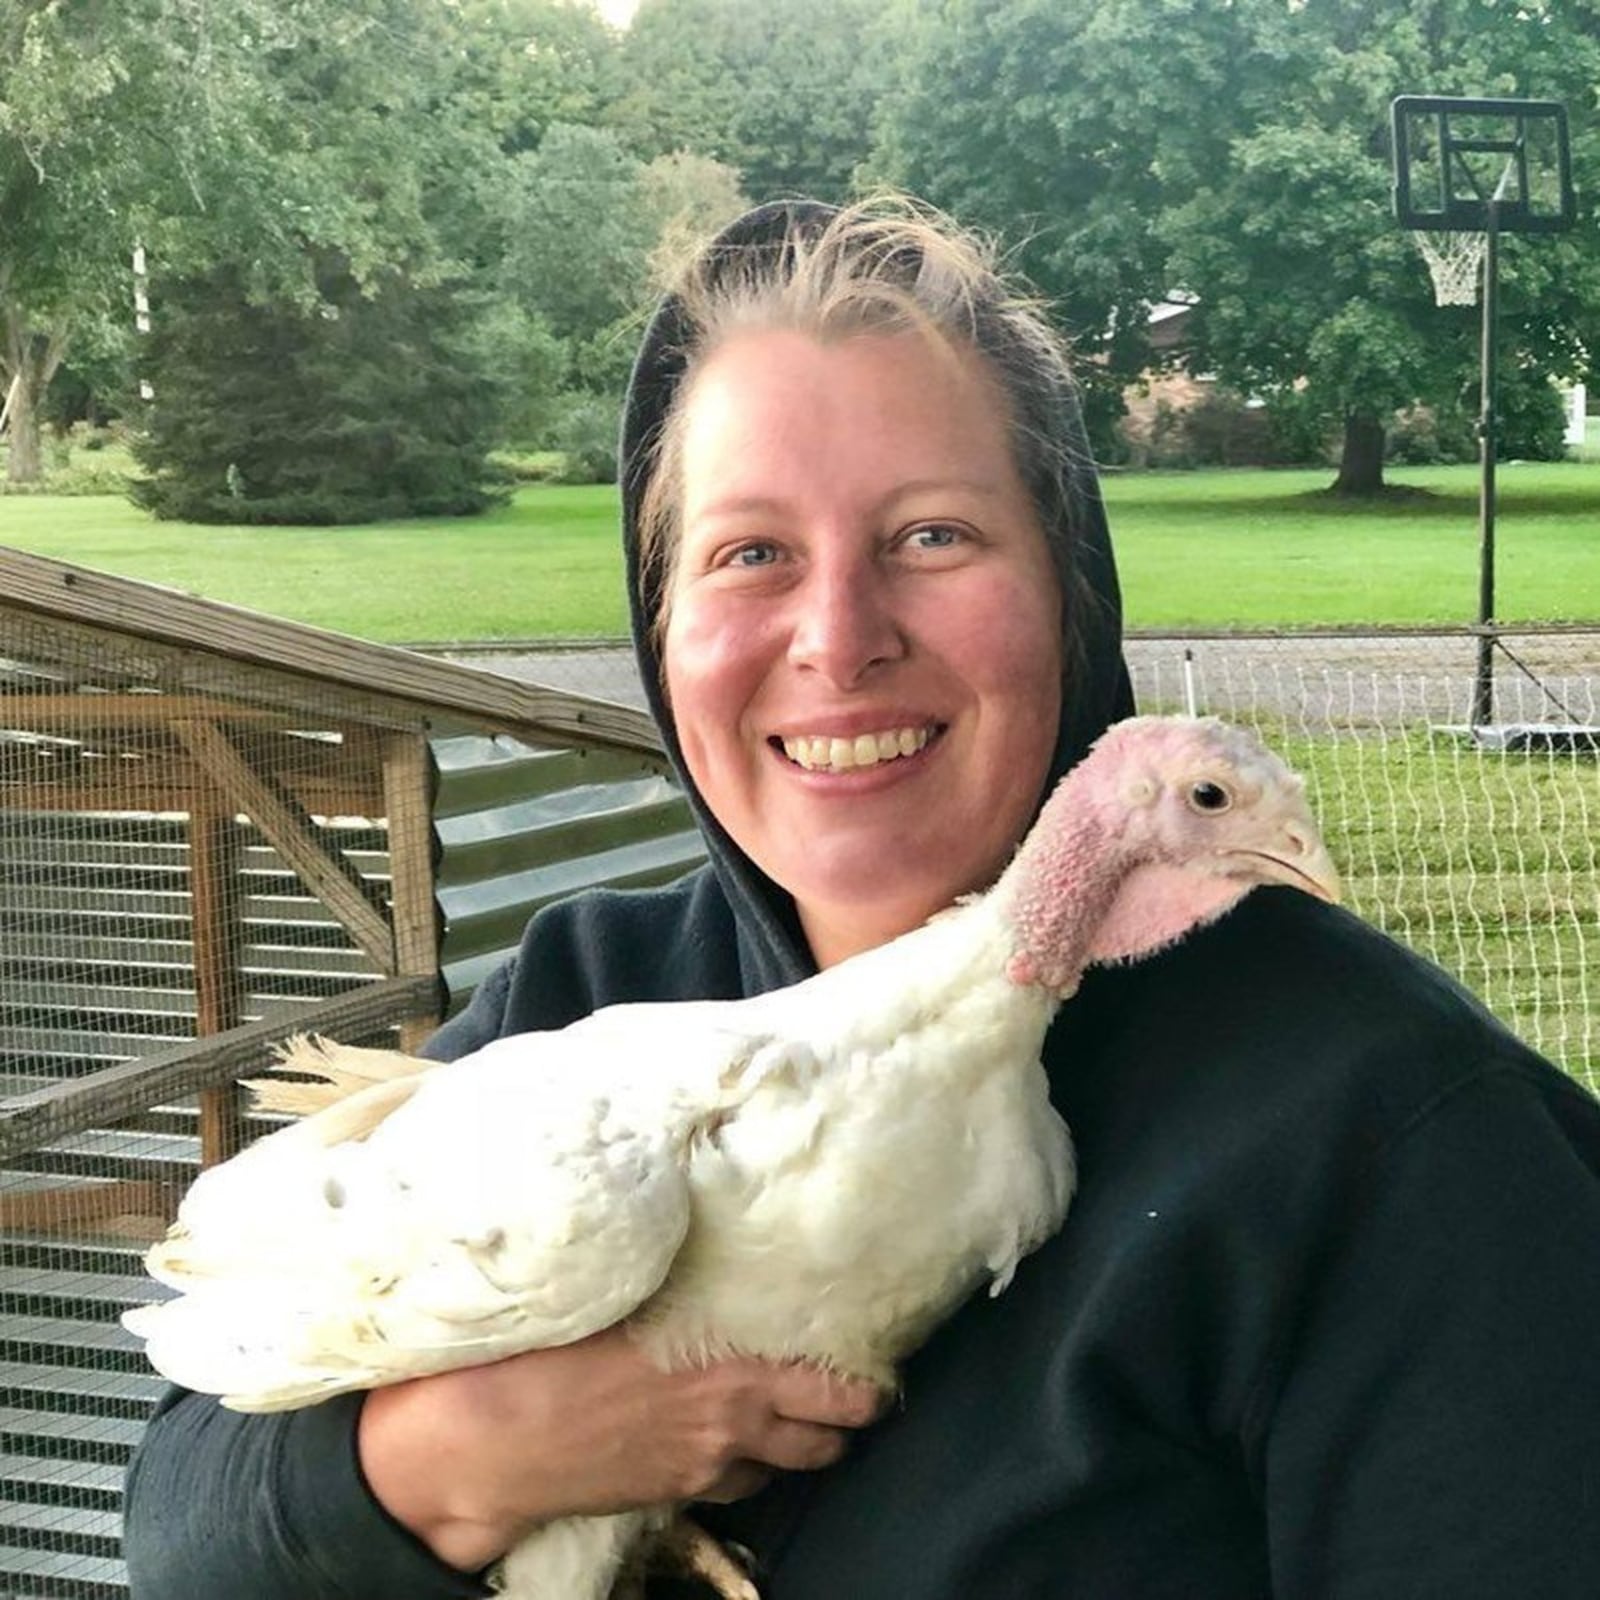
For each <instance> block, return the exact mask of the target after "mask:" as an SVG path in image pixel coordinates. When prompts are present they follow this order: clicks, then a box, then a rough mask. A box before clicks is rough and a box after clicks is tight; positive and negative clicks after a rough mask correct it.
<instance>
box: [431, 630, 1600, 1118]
mask: <svg viewBox="0 0 1600 1600" xmlns="http://www.w3.org/2000/svg"><path fill="white" fill-rule="evenodd" d="M1480 637H1481V636H1480V634H1479V633H1478V632H1477V631H1476V630H1465V629H1456V630H1451V629H1430V630H1412V631H1406V630H1386V631H1383V632H1378V631H1371V632H1357V631H1354V630H1349V631H1340V632H1317V633H1301V634H1296V633H1291V632H1252V633H1240V632H1227V633H1211V634H1200V633H1189V634H1156V633H1152V632H1134V633H1133V634H1132V635H1131V636H1130V638H1129V640H1128V643H1127V657H1128V662H1129V668H1130V671H1131V673H1132V675H1133V680H1134V687H1135V692H1136V695H1137V698H1138V702H1139V704H1140V706H1141V708H1142V709H1144V710H1169V711H1173V710H1185V709H1191V710H1195V711H1199V712H1204V713H1211V714H1215V715H1218V716H1222V717H1226V718H1228V719H1229V720H1232V721H1236V722H1241V723H1244V724H1247V725H1249V726H1252V727H1254V728H1256V729H1257V730H1258V731H1259V732H1260V733H1261V734H1262V735H1263V736H1264V737H1265V738H1266V739H1267V740H1268V741H1269V742H1270V743H1272V744H1273V745H1274V746H1275V747H1276V748H1277V749H1279V750H1280V752H1281V753H1283V754H1284V755H1286V756H1287V757H1288V758H1289V759H1290V760H1291V761H1293V762H1294V763H1295V764H1296V765H1297V766H1298V767H1299V768H1300V769H1301V770H1302V771H1304V772H1305V773H1306V775H1307V780H1308V783H1309V785H1310V790H1311V793H1312V796H1313V798H1314V800H1315V802H1316V806H1317V811H1318V815H1319V817H1320V818H1321V820H1322V824H1323V827H1324V830H1325V831H1326V833H1327V835H1328V838H1329V841H1330V845H1331V847H1332V849H1333V852H1334V855H1335V858H1336V859H1337V860H1338V862H1339V865H1340V869H1341V871H1342V872H1343V873H1344V876H1345V883H1346V889H1347V891H1348V898H1349V902H1350V904H1351V905H1352V907H1353V908H1354V909H1355V910H1356V911H1358V912H1359V913H1360V914H1361V915H1363V916H1365V917H1367V918H1369V919H1370V920H1371V921H1373V922H1374V923H1376V924H1377V925H1378V926H1380V927H1382V928H1383V929H1385V931H1387V932H1389V933H1390V934H1392V935H1394V936H1395V937H1396V938H1398V939H1400V940H1402V941H1404V942H1405V943H1407V944H1409V945H1411V946H1412V947H1413V948H1415V949H1417V950H1419V951H1421V952H1422V953H1423V954H1424V955H1427V956H1428V957H1430V958H1431V959H1432V960H1434V961H1437V962H1438V963H1439V964H1440V965H1441V966H1443V967H1444V968H1445V969H1446V970H1447V971H1449V972H1451V973H1453V974H1454V975H1455V976H1457V977H1458V978H1460V979H1461V980H1462V981H1463V982H1464V983H1466V984H1467V985H1468V986H1469V987H1470V988H1472V989H1473V990H1475V991H1476V992H1477V993H1478V994H1479V995H1481V996H1482V998H1483V999H1484V1000H1485V1001H1486V1002H1487V1003H1488V1004H1489V1006H1490V1007H1491V1008H1492V1009H1493V1010H1494V1011H1495V1012H1496V1013H1498V1014H1499V1016H1500V1017H1501V1018H1502V1019H1504V1020H1505V1021H1506V1022H1507V1023H1509V1024H1510V1026H1511V1027H1513V1028H1514V1029H1515V1030H1516V1031H1517V1032H1519V1033H1520V1034H1521V1035H1522V1036H1523V1037H1524V1038H1526V1039H1527V1040H1528V1041H1529V1042H1530V1043H1532V1044H1533V1045H1534V1046H1535V1047H1536V1048H1538V1049H1540V1050H1542V1051H1543V1052H1544V1053H1545V1054H1546V1055H1548V1056H1550V1058H1551V1059H1552V1060H1554V1061H1556V1062H1557V1063H1559V1064H1560V1065H1561V1066H1563V1067H1565V1068H1566V1070H1567V1071H1568V1072H1570V1073H1572V1074H1573V1075H1574V1076H1575V1077H1577V1078H1579V1079H1580V1080H1582V1081H1583V1082H1585V1083H1587V1084H1588V1085H1589V1086H1590V1087H1591V1088H1600V860H1597V853H1600V704H1597V701H1600V627H1564V628H1545V629H1532V630H1528V631H1526V632H1522V633H1503V634H1499V635H1497V636H1496V637H1495V638H1494V640H1493V642H1492V646H1491V649H1490V653H1489V664H1490V666H1491V667H1492V677H1491V679H1490V687H1491V688H1492V691H1493V695H1492V700H1493V714H1492V718H1491V720H1490V721H1489V722H1488V723H1487V724H1485V725H1482V726H1479V727H1477V728H1476V729H1474V728H1473V727H1471V726H1469V724H1470V723H1471V721H1472V708H1473V705H1474V698H1475V694H1476V692H1477V691H1478V689H1479V687H1480V685H1479V651H1480ZM458 658H459V659H471V660H473V661H476V662H478V663H479V664H481V665H485V666H488V667H491V668H493V669H494V670H496V671H500V672H506V673H511V674H513V675H516V676H520V677H526V678H529V679H534V680H537V681H539V682H543V683H553V684H559V685H561V686H563V687H567V688H571V689H574V690H579V691H582V692H585V693H589V694H595V695H598V696H601V697H602V698H606V699H612V700H617V701H620V702H622V703H625V704H630V705H635V706H642V705H643V703H644V701H643V695H642V693H641V691H640V688H639V683H638V678H637V675H636V673H635V671H634V667H633V661H632V652H631V650H630V649H629V648H628V646H627V644H626V642H625V641H622V640H606V641H598V642H596V643H593V644H591V645H589V646H586V647H585V646H578V645H575V644H574V645H566V646H561V647H551V646H549V645H539V646H534V645H528V646H524V647H520V648H519V647H517V646H515V645H506V644H499V645H493V646H483V647H481V648H474V649H472V650H470V651H469V650H466V649H465V648H463V649H462V650H460V651H459V652H458Z"/></svg>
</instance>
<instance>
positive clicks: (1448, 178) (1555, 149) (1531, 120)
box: [1390, 94, 1574, 233]
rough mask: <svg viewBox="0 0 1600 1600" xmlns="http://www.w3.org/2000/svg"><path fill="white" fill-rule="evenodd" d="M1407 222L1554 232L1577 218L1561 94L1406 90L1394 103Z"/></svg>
mask: <svg viewBox="0 0 1600 1600" xmlns="http://www.w3.org/2000/svg"><path fill="white" fill-rule="evenodd" d="M1390 111H1391V117H1392V119H1393V128H1394V209H1395V215H1396V216H1397V217H1398V218H1399V220H1400V223H1401V226H1402V227H1406V228H1411V229H1416V230H1422V231H1427V230H1444V231H1448V232H1453V233H1482V232H1484V231H1486V230H1487V228H1488V225H1489V204H1490V201H1491V200H1498V206H1497V208H1496V211H1497V215H1496V225H1497V230H1498V231H1499V232H1502V233H1556V232H1559V231H1561V230H1562V229H1564V228H1570V227H1571V226H1572V223H1573V217H1574V202H1573V193H1572V167H1571V157H1570V154H1569V146H1568V141H1567V112H1566V107H1565V106H1563V105H1562V104H1561V103H1560V102H1559V101H1555V100H1474V99H1465V98H1456V97H1453V96H1448V95H1424V94H1404V95H1401V96H1399V98H1398V99H1396V100H1395V101H1394V103H1393V105H1392V107H1391V108H1390Z"/></svg>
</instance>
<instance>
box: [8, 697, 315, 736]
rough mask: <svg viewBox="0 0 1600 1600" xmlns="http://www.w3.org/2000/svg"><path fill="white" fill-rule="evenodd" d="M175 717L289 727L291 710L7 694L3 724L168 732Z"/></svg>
mask: <svg viewBox="0 0 1600 1600" xmlns="http://www.w3.org/2000/svg"><path fill="white" fill-rule="evenodd" d="M174 717H204V718H206V719H207V720H209V721H212V722H248V723H252V724H260V725H263V726H268V727H280V728H281V727H287V726H289V725H290V723H291V721H294V720H298V719H292V718H291V717H290V715H289V713H288V712H286V711H275V710H273V709H271V708H270V707H267V706H248V705H241V704H239V702H238V701H236V700H223V699H221V698H219V697H218V696H216V695H200V694H95V693H91V692H84V691H80V692H78V693H76V694H3V695H0V724H3V725H4V726H5V727H8V728H25V729H28V730H29V731H30V732H34V733H81V732H82V731H83V730H84V729H85V728H164V727H165V726H166V725H167V723H169V722H170V721H172V719H173V718H174Z"/></svg>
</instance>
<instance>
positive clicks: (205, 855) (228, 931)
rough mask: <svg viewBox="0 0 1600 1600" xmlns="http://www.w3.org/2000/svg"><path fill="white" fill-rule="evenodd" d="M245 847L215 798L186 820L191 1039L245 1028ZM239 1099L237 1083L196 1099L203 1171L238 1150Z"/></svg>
mask: <svg viewBox="0 0 1600 1600" xmlns="http://www.w3.org/2000/svg"><path fill="white" fill-rule="evenodd" d="M243 860H244V848H243V842H242V840H241V839H240V836H239V826H238V824H237V823H236V822H235V821H234V820H233V813H232V812H231V811H229V810H227V809H225V808H223V807H221V806H219V805H218V804H217V803H216V800H215V798H211V799H208V801H207V803H206V804H204V805H201V806H197V807H196V808H195V809H194V810H193V811H192V812H191V813H190V815H189V902H190V906H191V908H192V918H193V920H192V923H191V926H192V928H193V938H194V944H193V949H194V989H195V1033H196V1034H197V1035H198V1036H199V1037H200V1038H202V1039H209V1038H214V1037H215V1036H216V1035H217V1034H219V1033H226V1032H227V1031H228V1029H230V1028H236V1027H238V1026H239V1024H240V1023H241V1022H242V1021H243V1020H244V974H243V972H242V970H241V969H242V966H243V961H244V944H245V941H244V917H243V909H244V907H243V902H244V884H243V880H242V879H241V877H240V867H241V865H242V864H243ZM243 1112H244V1098H243V1095H242V1093H241V1091H240V1089H239V1086H238V1085H237V1084H234V1083H224V1084H219V1085H218V1086H217V1087H216V1088H214V1089H203V1090H201V1092H200V1165H201V1166H202V1167H212V1166H215V1165H216V1164H217V1163H218V1162H220V1161H226V1160H227V1159H228V1157H229V1156H231V1155H233V1154H234V1153H235V1152H236V1151H238V1150H239V1149H240V1147H241V1145H242V1144H243V1137H242V1135H243V1127H244V1115H243Z"/></svg>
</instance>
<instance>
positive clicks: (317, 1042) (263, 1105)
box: [240, 1033, 434, 1117]
mask: <svg viewBox="0 0 1600 1600" xmlns="http://www.w3.org/2000/svg"><path fill="white" fill-rule="evenodd" d="M277 1055H278V1070H281V1071H285V1072H295V1073H301V1074H303V1075H304V1076H303V1077H301V1078H243V1079H241V1080H240V1081H241V1082H242V1083H243V1085H244V1087H245V1088H247V1089H248V1090H249V1091H250V1093H251V1096H252V1101H251V1105H252V1109H253V1110H256V1111H269V1112H279V1113H281V1114H283V1115H286V1116H291V1117H309V1116H313V1115H315V1113H317V1112H318V1111H325V1110H326V1109H327V1108H328V1107H329V1106H332V1105H337V1104H338V1103H339V1102H340V1101H341V1100H348V1099H349V1098H350V1096H351V1095H355V1094H360V1093H361V1091H362V1090H363V1089H370V1088H371V1087H372V1086H373V1085H374V1084H377V1083H393V1082H395V1081H397V1080H399V1079H403V1078H411V1077H415V1076H417V1075H418V1074H419V1073H423V1072H426V1071H428V1070H429V1068H431V1067H432V1066H433V1065H434V1063H433V1062H431V1061H422V1060H419V1059H418V1058H417V1057H416V1056H408V1055H404V1054H402V1053H401V1052H400V1051H398V1050H363V1049H360V1048H358V1047H357V1046H355V1045H343V1044H336V1043H334V1042H333V1041H332V1040H331V1039H323V1038H319V1037H317V1036H316V1035H314V1034H304V1033H297V1034H296V1035H295V1036H294V1037H293V1038H292V1039H290V1040H288V1041H287V1042H286V1043H285V1044H283V1045H281V1046H280V1047H279V1049H278V1052H277ZM306 1078H310V1079H313V1080H315V1081H312V1082H306V1081H305V1079H306Z"/></svg>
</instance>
